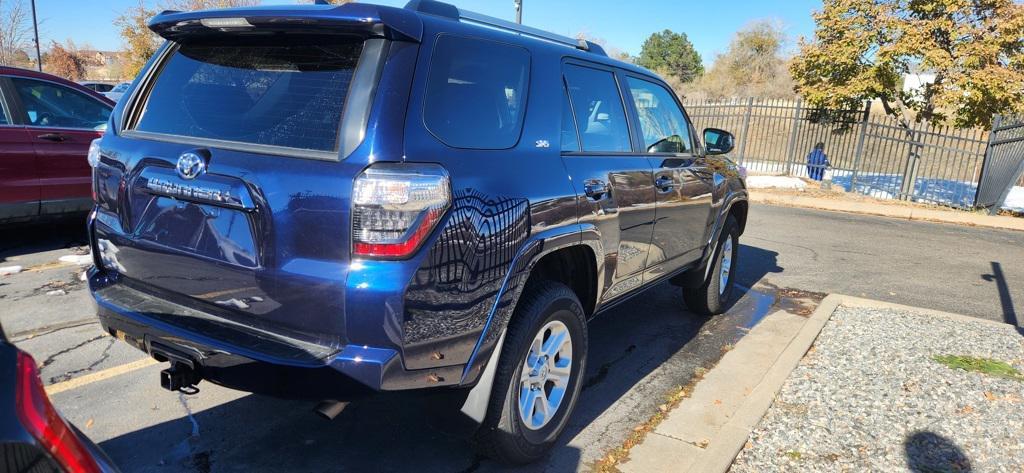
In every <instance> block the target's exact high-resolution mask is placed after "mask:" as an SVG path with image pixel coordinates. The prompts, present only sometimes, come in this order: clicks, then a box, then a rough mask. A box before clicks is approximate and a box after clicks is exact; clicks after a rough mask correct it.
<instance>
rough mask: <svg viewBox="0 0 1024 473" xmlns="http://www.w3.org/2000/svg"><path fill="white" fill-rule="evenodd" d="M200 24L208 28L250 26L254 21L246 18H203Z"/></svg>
mask: <svg viewBox="0 0 1024 473" xmlns="http://www.w3.org/2000/svg"><path fill="white" fill-rule="evenodd" d="M199 24H201V25H203V26H205V27H207V28H250V27H252V23H249V20H246V19H245V18H203V19H201V20H199Z"/></svg>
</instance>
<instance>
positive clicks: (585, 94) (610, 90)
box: [565, 64, 632, 152]
mask: <svg viewBox="0 0 1024 473" xmlns="http://www.w3.org/2000/svg"><path fill="white" fill-rule="evenodd" d="M565 79H566V81H567V82H568V83H569V95H570V100H572V105H573V111H574V113H575V114H576V125H577V127H578V129H579V133H580V140H581V141H582V142H583V151H597V152H602V151H604V152H630V151H632V145H631V144H630V142H629V125H627V123H626V111H625V110H624V109H623V107H622V97H621V96H620V95H619V88H618V87H617V86H616V84H615V75H614V74H612V73H611V72H607V71H601V70H597V69H590V68H588V67H582V66H574V65H571V64H570V65H567V66H565Z"/></svg>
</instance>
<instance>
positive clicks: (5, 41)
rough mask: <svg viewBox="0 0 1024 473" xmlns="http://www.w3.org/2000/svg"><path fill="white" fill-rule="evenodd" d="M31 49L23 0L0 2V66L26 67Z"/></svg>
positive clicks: (30, 34)
mask: <svg viewBox="0 0 1024 473" xmlns="http://www.w3.org/2000/svg"><path fill="white" fill-rule="evenodd" d="M31 47H32V25H31V24H30V23H29V20H28V10H26V9H25V2H24V0H0V65H3V66H26V65H27V64H25V62H24V61H25V60H26V59H27V57H28V56H27V54H25V50H26V49H29V48H31Z"/></svg>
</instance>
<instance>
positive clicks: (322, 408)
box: [314, 401, 348, 420]
mask: <svg viewBox="0 0 1024 473" xmlns="http://www.w3.org/2000/svg"><path fill="white" fill-rule="evenodd" d="M345 406H348V403H347V402H341V401H323V402H321V403H320V404H317V406H316V409H314V411H315V412H316V414H317V415H318V416H320V417H323V418H324V419H327V420H334V418H335V417H338V414H341V411H343V410H345Z"/></svg>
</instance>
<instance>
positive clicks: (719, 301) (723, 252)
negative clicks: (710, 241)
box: [683, 215, 740, 315]
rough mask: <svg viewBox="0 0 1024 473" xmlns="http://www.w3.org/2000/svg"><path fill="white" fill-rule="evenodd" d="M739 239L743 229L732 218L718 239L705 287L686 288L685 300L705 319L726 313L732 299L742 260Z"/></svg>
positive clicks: (691, 308) (703, 285) (727, 221)
mask: <svg viewBox="0 0 1024 473" xmlns="http://www.w3.org/2000/svg"><path fill="white" fill-rule="evenodd" d="M739 237H740V226H739V224H737V223H736V219H735V218H733V217H732V216H731V215H730V216H729V217H728V218H727V219H726V220H725V227H724V228H722V233H721V235H720V236H719V237H718V244H717V245H716V246H715V254H714V255H712V257H711V259H710V260H709V261H708V264H710V265H712V266H711V270H710V271H708V272H707V278H705V281H704V283H703V284H701V285H700V286H697V287H684V288H683V299H684V300H685V301H686V306H687V307H689V308H690V310H692V311H694V312H697V313H698V314H702V315H716V314H721V313H722V312H724V311H725V307H726V304H727V303H728V302H729V300H730V299H731V298H732V292H733V277H734V276H735V274H736V269H737V265H736V263H737V262H738V259H739V258H738V257H739V246H740V245H739ZM705 269H706V267H705Z"/></svg>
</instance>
